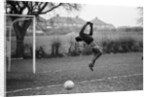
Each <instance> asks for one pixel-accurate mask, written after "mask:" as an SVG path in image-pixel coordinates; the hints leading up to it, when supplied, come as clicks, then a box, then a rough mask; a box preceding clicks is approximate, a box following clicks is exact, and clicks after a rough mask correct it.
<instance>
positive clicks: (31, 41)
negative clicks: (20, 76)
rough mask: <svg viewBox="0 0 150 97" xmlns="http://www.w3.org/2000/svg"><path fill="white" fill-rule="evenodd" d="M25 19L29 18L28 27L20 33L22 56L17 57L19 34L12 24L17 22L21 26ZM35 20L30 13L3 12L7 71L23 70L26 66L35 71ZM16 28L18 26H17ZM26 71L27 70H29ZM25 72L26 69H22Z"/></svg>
mask: <svg viewBox="0 0 150 97" xmlns="http://www.w3.org/2000/svg"><path fill="white" fill-rule="evenodd" d="M27 20H31V21H32V22H31V23H30V26H29V27H28V29H27V31H26V33H25V34H24V35H21V36H23V37H20V36H19V38H22V39H23V43H22V44H21V45H22V46H23V49H21V50H22V52H23V57H18V55H17V50H20V48H19V47H20V46H18V45H20V44H18V41H19V38H18V35H19V34H23V33H21V31H20V32H19V33H18V32H17V31H16V28H15V29H14V24H15V23H18V25H19V26H20V27H21V25H23V23H24V22H25V21H27ZM35 24H36V20H35V16H32V15H15V14H5V59H6V66H5V67H6V71H7V72H17V71H22V72H23V70H25V69H26V68H27V67H31V68H30V69H27V70H30V71H32V72H33V73H36V65H35V62H36V61H35V60H36V58H35V51H36V50H35V45H36V44H35V35H36V33H35V32H36V26H35ZM17 29H18V28H17ZM30 71H28V72H30ZM24 72H26V71H24Z"/></svg>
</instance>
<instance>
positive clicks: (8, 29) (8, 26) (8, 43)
mask: <svg viewBox="0 0 150 97" xmlns="http://www.w3.org/2000/svg"><path fill="white" fill-rule="evenodd" d="M8 17H19V18H17V19H15V20H14V21H9V20H8ZM29 19H32V22H33V23H32V24H33V25H32V29H33V30H32V31H33V33H32V35H33V39H32V42H33V43H32V58H33V61H32V69H33V73H34V74H35V73H36V17H35V16H34V15H17V14H5V47H6V49H5V55H6V56H5V59H6V60H5V61H6V64H7V63H8V64H7V66H8V68H6V70H7V69H8V72H11V67H12V66H11V65H12V63H11V61H12V60H13V58H12V52H11V50H12V45H13V44H12V30H13V24H14V23H16V22H22V21H25V20H29ZM7 34H8V35H7Z"/></svg>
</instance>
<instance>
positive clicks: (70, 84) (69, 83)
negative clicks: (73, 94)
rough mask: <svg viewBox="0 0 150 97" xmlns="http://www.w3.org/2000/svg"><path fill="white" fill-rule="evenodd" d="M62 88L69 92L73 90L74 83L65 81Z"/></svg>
mask: <svg viewBox="0 0 150 97" xmlns="http://www.w3.org/2000/svg"><path fill="white" fill-rule="evenodd" d="M64 88H65V89H66V90H71V89H73V88H74V82H73V81H71V80H68V81H66V82H65V83H64Z"/></svg>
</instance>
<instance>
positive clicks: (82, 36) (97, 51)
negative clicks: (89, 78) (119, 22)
mask: <svg viewBox="0 0 150 97" xmlns="http://www.w3.org/2000/svg"><path fill="white" fill-rule="evenodd" d="M88 25H89V26H90V32H89V34H87V33H84V30H85V28H86V27H87V26H88ZM92 35H93V23H91V22H87V23H86V24H85V25H84V26H83V27H82V29H81V31H80V33H79V36H77V37H75V40H76V41H77V42H80V41H83V42H85V43H86V44H88V45H89V46H90V47H91V48H92V52H93V54H94V57H93V59H92V60H91V62H90V64H89V68H90V70H91V71H93V67H94V65H95V62H96V60H97V59H98V58H99V57H100V56H101V55H102V49H101V48H100V47H99V46H98V45H97V44H96V43H95V41H94V38H93V37H92Z"/></svg>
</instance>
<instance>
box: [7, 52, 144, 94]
mask: <svg viewBox="0 0 150 97" xmlns="http://www.w3.org/2000/svg"><path fill="white" fill-rule="evenodd" d="M141 56H142V53H125V54H109V55H107V54H106V55H103V56H102V57H101V58H100V59H98V61H97V62H96V66H95V67H94V72H92V71H90V69H89V68H88V63H89V61H90V59H91V58H92V56H78V57H63V58H53V59H40V60H37V73H36V74H32V65H31V63H32V61H31V60H20V61H15V60H14V61H13V62H12V64H13V65H12V66H13V67H12V72H11V73H7V74H6V79H7V80H6V88H7V92H6V93H7V96H14V95H16V96H21V95H50V94H66V93H87V92H109V91H131V90H143V62H142V60H141ZM66 80H73V81H74V82H75V87H74V89H72V90H70V91H67V90H65V89H64V88H63V83H64V82H65V81H66Z"/></svg>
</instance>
